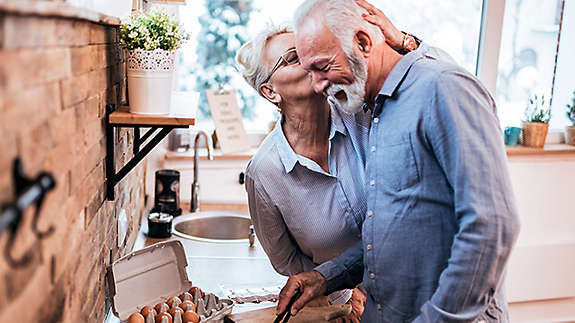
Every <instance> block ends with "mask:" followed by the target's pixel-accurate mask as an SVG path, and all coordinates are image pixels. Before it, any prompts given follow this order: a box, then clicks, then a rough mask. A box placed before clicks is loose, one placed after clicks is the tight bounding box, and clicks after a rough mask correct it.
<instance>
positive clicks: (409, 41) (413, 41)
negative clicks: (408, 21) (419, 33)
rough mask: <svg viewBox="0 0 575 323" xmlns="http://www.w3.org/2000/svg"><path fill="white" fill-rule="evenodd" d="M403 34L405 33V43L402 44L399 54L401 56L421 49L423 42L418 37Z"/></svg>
mask: <svg viewBox="0 0 575 323" xmlns="http://www.w3.org/2000/svg"><path fill="white" fill-rule="evenodd" d="M402 33H403V41H402V42H401V49H400V50H399V52H400V54H403V55H405V54H407V53H409V52H412V51H414V50H416V49H417V48H418V47H419V44H420V43H421V41H420V40H419V39H418V38H417V37H415V36H413V35H411V34H408V33H406V32H403V31H402Z"/></svg>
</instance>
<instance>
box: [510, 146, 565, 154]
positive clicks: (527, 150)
mask: <svg viewBox="0 0 575 323" xmlns="http://www.w3.org/2000/svg"><path fill="white" fill-rule="evenodd" d="M505 149H506V150H507V155H508V156H526V155H551V154H561V155H565V154H575V146H570V145H565V144H553V145H545V147H543V148H532V147H525V146H521V145H517V146H505Z"/></svg>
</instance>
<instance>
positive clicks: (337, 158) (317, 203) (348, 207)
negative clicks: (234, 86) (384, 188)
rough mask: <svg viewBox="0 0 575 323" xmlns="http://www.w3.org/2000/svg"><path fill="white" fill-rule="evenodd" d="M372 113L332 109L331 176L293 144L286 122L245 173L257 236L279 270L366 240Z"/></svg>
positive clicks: (293, 269)
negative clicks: (367, 161) (363, 236)
mask: <svg viewBox="0 0 575 323" xmlns="http://www.w3.org/2000/svg"><path fill="white" fill-rule="evenodd" d="M369 126H370V116H369V114H368V113H364V112H359V113H358V114H356V115H349V114H346V113H344V112H342V111H339V110H338V109H336V108H332V109H331V127H330V135H329V143H330V145H329V156H328V157H329V170H330V171H329V173H327V172H325V171H324V170H322V168H321V167H320V166H319V165H318V164H317V163H316V162H314V161H312V160H311V159H308V158H306V157H303V156H300V155H298V154H296V153H295V152H294V151H293V149H292V148H291V147H290V145H289V143H288V141H287V139H286V137H285V136H284V133H283V131H282V127H281V124H280V122H278V123H277V124H276V127H275V129H274V130H273V131H272V132H271V133H270V134H269V135H268V137H267V138H266V139H265V140H264V141H263V143H262V144H261V146H260V148H259V150H258V152H257V153H256V155H255V156H254V157H253V159H252V160H251V161H250V163H249V165H248V167H247V170H246V190H247V192H248V201H249V209H250V215H251V217H252V221H253V223H254V227H255V230H256V235H257V237H258V240H259V241H260V243H261V245H262V246H263V248H264V250H265V252H266V253H267V255H268V257H269V258H270V261H271V263H272V265H273V266H274V268H275V269H276V271H277V272H279V273H280V274H283V275H293V274H296V273H299V272H302V271H307V270H311V269H313V268H314V267H315V266H316V265H318V264H321V263H324V262H325V261H327V260H330V259H332V258H334V257H337V256H339V255H340V254H341V253H343V252H344V251H345V250H347V249H348V248H349V247H351V246H353V245H355V244H357V243H358V242H359V241H360V240H361V226H362V223H363V220H364V217H365V212H366V205H367V200H366V191H365V190H366V187H365V173H364V169H365V158H366V149H367V144H368V135H369Z"/></svg>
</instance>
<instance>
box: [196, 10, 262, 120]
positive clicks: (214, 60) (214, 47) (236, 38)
mask: <svg viewBox="0 0 575 323" xmlns="http://www.w3.org/2000/svg"><path fill="white" fill-rule="evenodd" d="M252 3H253V0H205V1H204V5H205V8H206V13H205V14H203V15H202V16H200V17H199V18H198V19H199V22H200V25H201V29H200V32H199V34H198V36H197V48H196V54H197V62H196V63H195V64H194V67H193V69H192V73H193V74H194V75H195V79H196V82H195V83H196V87H195V90H196V91H198V92H200V93H201V97H200V102H199V107H198V113H199V114H201V115H202V116H204V117H208V116H209V115H210V109H209V106H208V104H207V100H206V95H205V90H207V89H218V88H219V87H220V86H229V87H231V88H233V89H236V91H237V93H238V105H239V107H240V109H241V111H242V115H243V116H244V117H245V118H247V119H252V118H253V117H254V116H255V113H254V109H255V97H254V96H253V93H250V94H246V93H244V91H243V90H242V89H241V87H240V86H238V85H237V84H235V83H236V82H238V80H237V75H238V73H237V71H236V68H235V65H236V64H235V55H236V52H237V50H238V49H239V48H240V47H241V46H242V44H243V43H245V42H246V41H247V40H248V35H249V33H248V31H247V25H248V23H249V20H250V14H251V13H252V10H253V7H252ZM234 76H236V77H234ZM241 82H243V80H241Z"/></svg>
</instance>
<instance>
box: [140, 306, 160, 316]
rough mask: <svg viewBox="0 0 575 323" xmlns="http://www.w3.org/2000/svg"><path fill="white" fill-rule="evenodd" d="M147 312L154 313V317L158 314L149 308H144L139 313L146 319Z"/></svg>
mask: <svg viewBox="0 0 575 323" xmlns="http://www.w3.org/2000/svg"><path fill="white" fill-rule="evenodd" d="M149 311H154V316H156V314H158V312H156V310H155V309H154V308H153V307H151V306H149V305H148V306H144V308H142V310H141V311H140V314H142V315H143V316H144V317H148V312H149Z"/></svg>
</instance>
